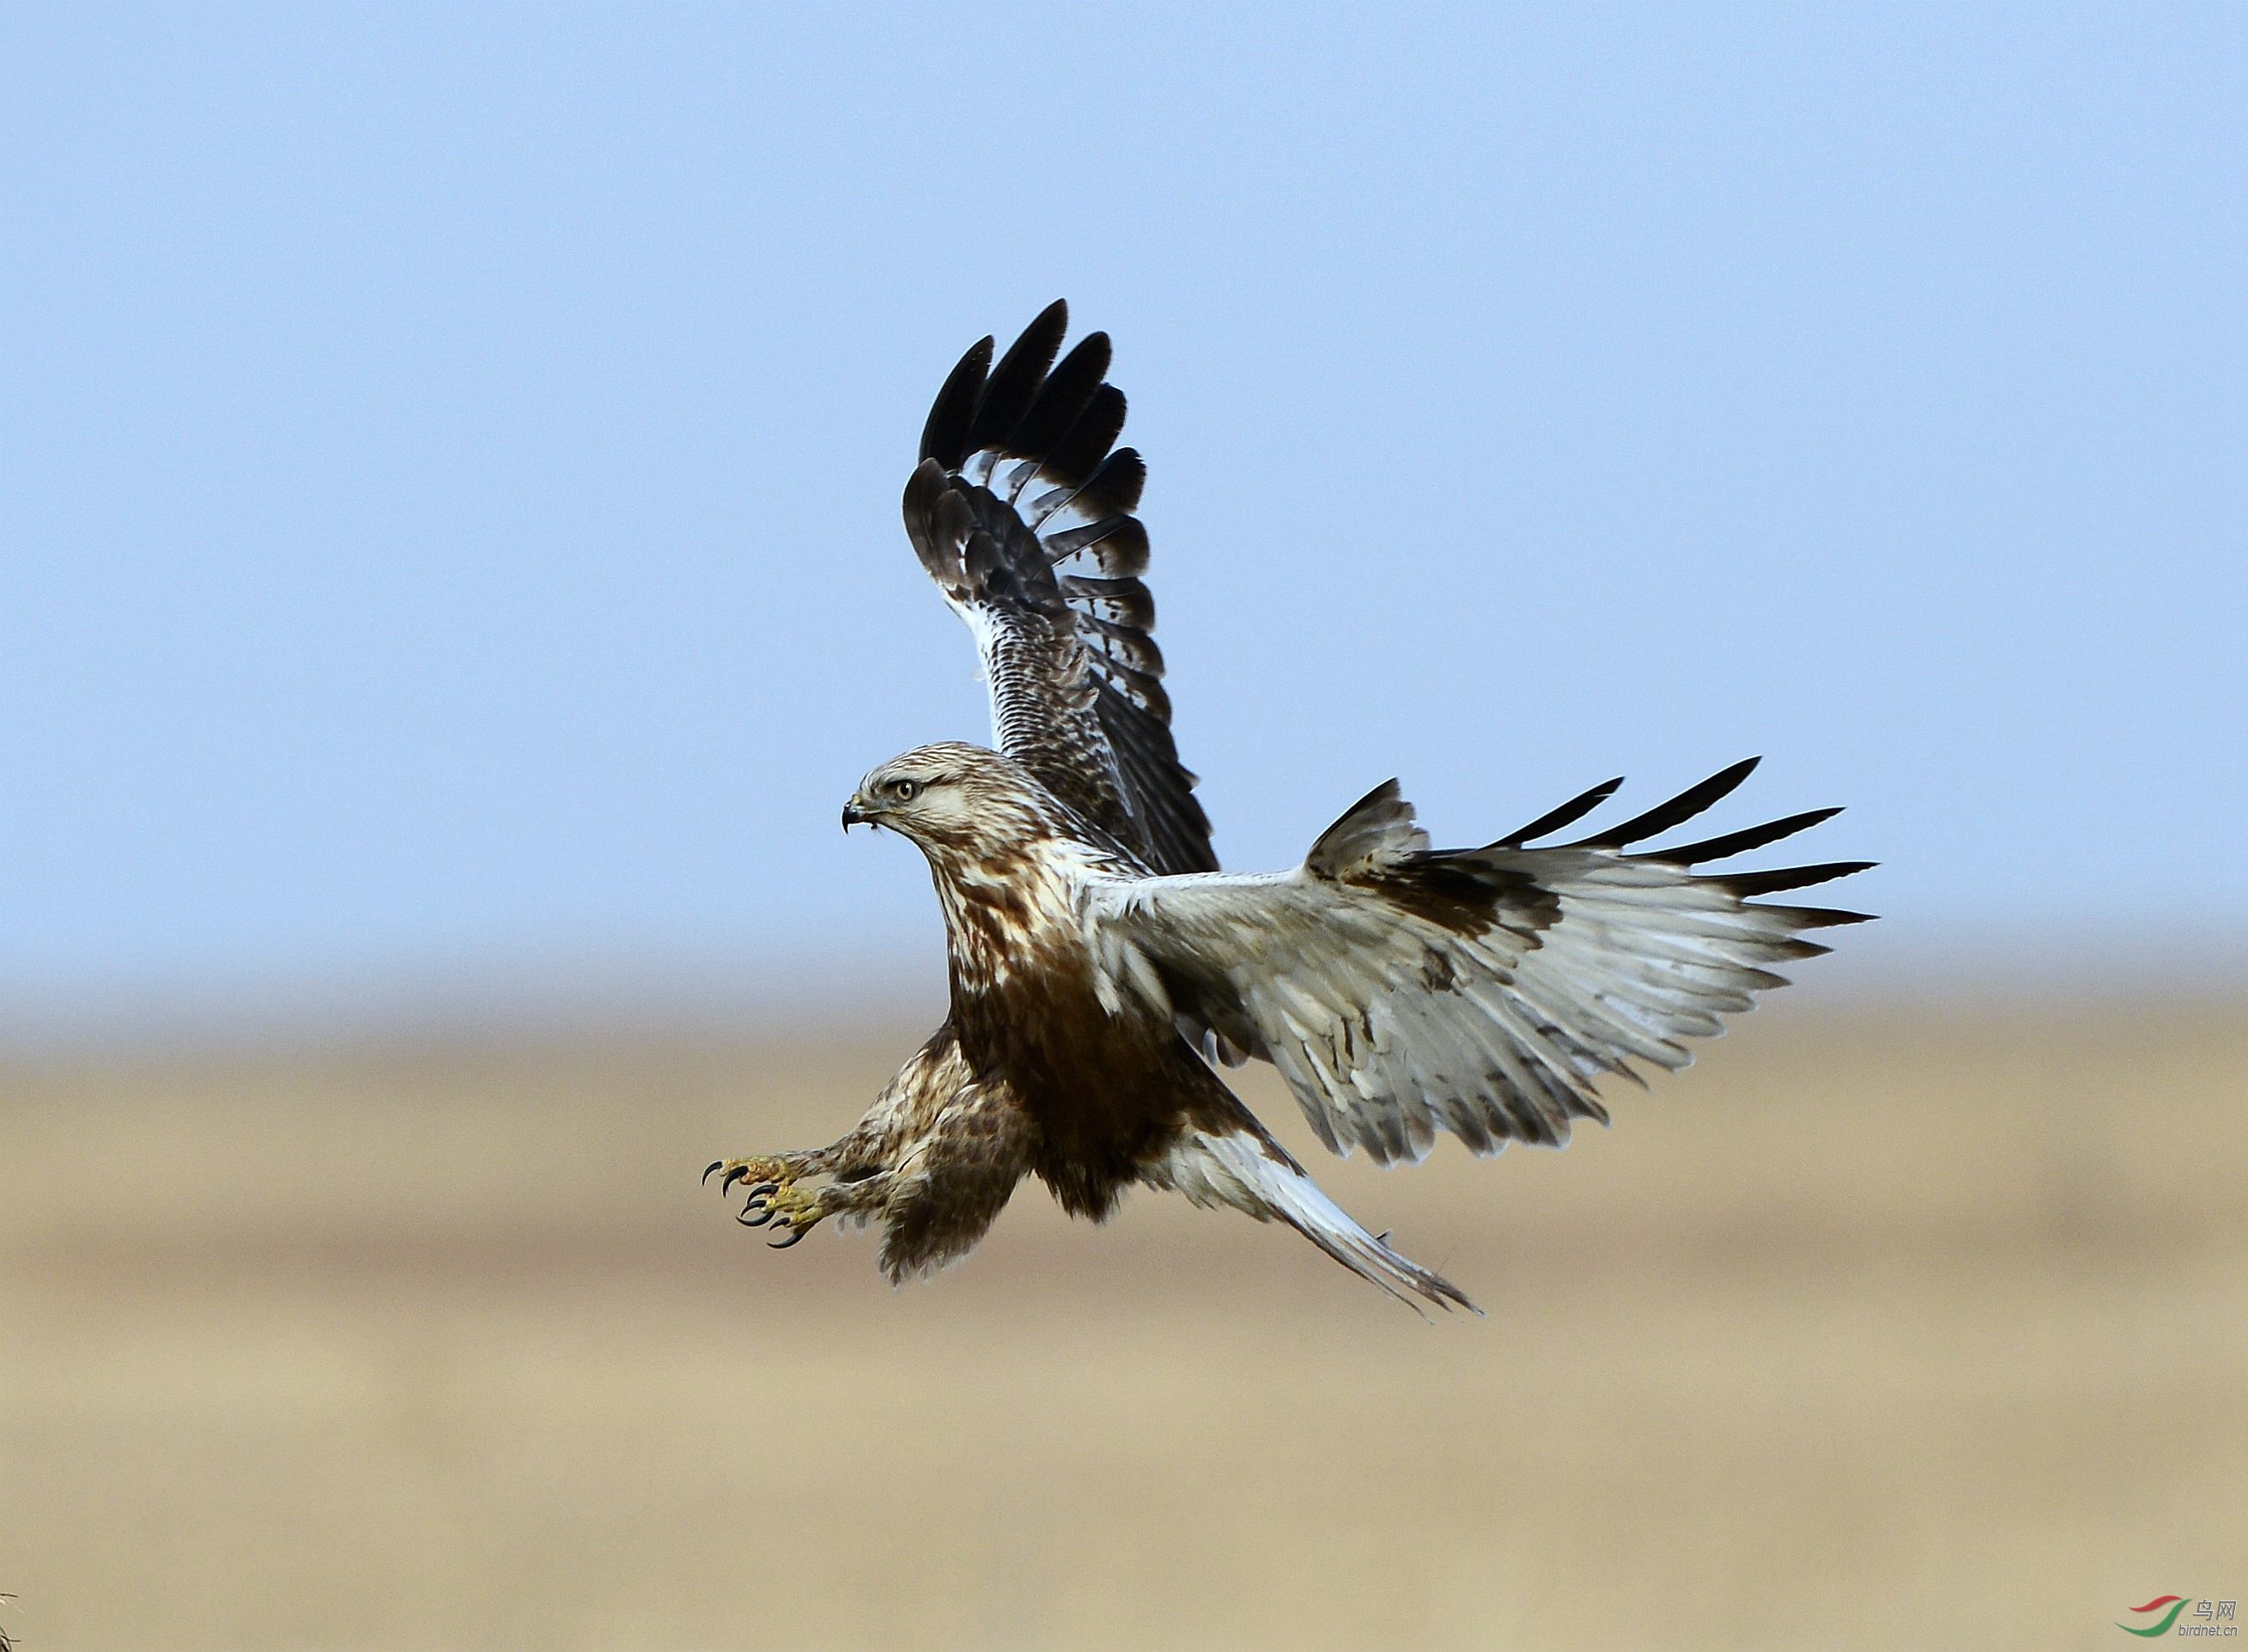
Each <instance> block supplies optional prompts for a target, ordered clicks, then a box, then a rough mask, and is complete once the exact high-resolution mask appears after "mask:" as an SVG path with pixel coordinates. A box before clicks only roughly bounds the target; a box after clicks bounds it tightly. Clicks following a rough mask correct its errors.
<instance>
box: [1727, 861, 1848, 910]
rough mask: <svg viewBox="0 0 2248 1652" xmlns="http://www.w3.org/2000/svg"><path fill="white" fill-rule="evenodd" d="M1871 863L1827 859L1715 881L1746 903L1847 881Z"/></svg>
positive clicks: (1733, 875) (1741, 874) (1734, 875)
mask: <svg viewBox="0 0 2248 1652" xmlns="http://www.w3.org/2000/svg"><path fill="white" fill-rule="evenodd" d="M1873 866H1874V862H1873V861H1871V860H1828V861H1825V862H1822V863H1821V864H1820V865H1818V866H1807V867H1775V868H1774V869H1772V871H1770V872H1737V873H1734V874H1731V875H1730V876H1726V877H1720V878H1716V879H1713V880H1712V881H1713V882H1717V883H1720V884H1723V885H1724V887H1725V888H1727V889H1729V890H1730V891H1731V892H1732V893H1733V894H1735V895H1739V896H1740V897H1741V898H1742V899H1743V900H1744V901H1745V900H1748V899H1750V898H1751V897H1752V896H1755V895H1777V894H1779V892H1780V891H1781V890H1782V889H1807V888H1810V887H1811V886H1812V885H1813V884H1814V883H1832V882H1833V881H1834V880H1835V879H1837V878H1847V877H1850V876H1852V875H1854V874H1856V873H1860V872H1866V871H1869V870H1871V869H1872V867H1873Z"/></svg>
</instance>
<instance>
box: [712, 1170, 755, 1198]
mask: <svg viewBox="0 0 2248 1652" xmlns="http://www.w3.org/2000/svg"><path fill="white" fill-rule="evenodd" d="M748 1175H749V1171H748V1170H747V1169H744V1167H742V1166H741V1165H738V1164H737V1165H736V1166H735V1167H734V1168H733V1169H730V1170H729V1171H727V1172H726V1179H725V1180H724V1181H723V1182H720V1183H719V1184H718V1191H719V1192H721V1193H723V1192H724V1191H725V1190H726V1189H728V1188H730V1187H732V1186H733V1185H734V1183H735V1182H739V1181H741V1180H742V1179H743V1178H744V1176H748Z"/></svg>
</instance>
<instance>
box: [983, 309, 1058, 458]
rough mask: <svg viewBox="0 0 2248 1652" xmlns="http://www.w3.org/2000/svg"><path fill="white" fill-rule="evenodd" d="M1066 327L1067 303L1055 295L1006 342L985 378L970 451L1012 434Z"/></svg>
mask: <svg viewBox="0 0 2248 1652" xmlns="http://www.w3.org/2000/svg"><path fill="white" fill-rule="evenodd" d="M1068 331H1069V305H1066V304H1065V303H1064V302H1063V301H1062V300H1061V299H1059V298H1056V299H1055V300H1054V301H1053V302H1052V304H1050V305H1047V306H1046V307H1045V309H1043V310H1041V311H1039V312H1038V317H1037V319H1035V320H1033V321H1032V322H1031V325H1030V326H1027V327H1025V328H1024V329H1023V334H1022V337H1020V338H1018V339H1016V340H1015V341H1014V343H1012V344H1011V345H1009V346H1007V353H1006V354H1005V355H1004V356H1001V357H1000V358H999V365H998V366H997V367H994V368H992V369H991V376H990V378H989V379H987V380H984V381H983V395H982V397H981V398H980V399H979V400H978V401H977V404H976V418H975V422H973V423H972V424H970V427H969V430H968V451H969V452H970V453H976V452H979V451H981V450H982V449H985V448H996V447H999V446H1001V445H1003V444H1004V442H1006V440H1007V438H1008V437H1009V436H1010V435H1013V434H1014V429H1015V427H1016V426H1017V425H1018V424H1019V423H1021V422H1022V420H1023V415H1025V414H1026V413H1028V412H1029V411H1030V410H1031V401H1033V400H1034V399H1035V398H1036V396H1037V395H1038V387H1039V386H1041V385H1042V384H1044V383H1045V377H1046V369H1047V368H1048V367H1052V366H1053V361H1054V357H1055V356H1057V355H1059V353H1061V341H1062V335H1063V334H1065V333H1066V332H1068Z"/></svg>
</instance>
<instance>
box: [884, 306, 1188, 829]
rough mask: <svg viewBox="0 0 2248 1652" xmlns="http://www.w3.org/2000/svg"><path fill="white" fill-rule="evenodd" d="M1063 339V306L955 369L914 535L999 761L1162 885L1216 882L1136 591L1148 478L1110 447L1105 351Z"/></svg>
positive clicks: (924, 467) (911, 527)
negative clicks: (967, 660) (984, 696)
mask: <svg viewBox="0 0 2248 1652" xmlns="http://www.w3.org/2000/svg"><path fill="white" fill-rule="evenodd" d="M1068 329H1069V310H1068V307H1067V306H1066V305H1063V304H1061V303H1060V302H1059V301H1057V302H1055V303H1054V304H1052V305H1049V306H1047V308H1046V309H1045V312H1043V313H1042V314H1040V315H1039V317H1038V319H1037V320H1035V321H1033V322H1031V325H1030V326H1029V327H1028V328H1026V329H1025V332H1024V333H1023V336H1022V337H1021V338H1019V339H1016V340H1015V342H1014V344H1013V345H1012V346H1011V347H1010V348H1009V349H1008V351H1007V353H1006V354H1005V355H1004V356H1003V357H1001V358H1000V360H999V364H998V366H997V367H992V365H991V340H990V339H983V340H981V341H980V342H979V343H977V345H976V346H975V347H974V348H973V349H971V350H970V351H969V353H967V354H966V355H964V356H963V357H962V358H961V359H960V365H959V366H958V367H955V368H954V369H953V370H952V376H951V377H950V378H949V379H947V380H945V381H944V388H943V389H942V390H941V391H940V392H938V394H937V398H936V406H934V407H933V408H930V409H929V424H928V426H927V428H925V429H924V430H923V431H922V441H921V463H920V465H919V467H918V468H917V469H915V471H914V473H913V476H912V479H911V480H910V481H908V483H906V497H905V517H906V532H907V534H908V536H909V537H910V538H911V539H912V540H913V545H914V550H915V552H917V553H918V554H919V556H920V557H921V560H922V566H923V567H925V568H926V569H928V570H929V577H930V578H931V579H935V580H936V583H937V586H938V588H939V589H940V590H942V592H943V593H944V597H945V600H946V601H948V602H949V603H950V604H951V605H952V607H953V610H954V612H956V613H957V614H959V615H960V616H961V618H962V619H963V620H966V621H967V622H968V628H969V630H970V632H971V633H973V634H974V635H975V637H976V642H977V648H978V650H979V651H980V652H981V654H982V655H983V673H984V676H985V679H986V680H987V681H988V682H989V683H990V689H991V723H992V732H993V739H994V742H995V743H996V744H997V746H998V748H999V749H1000V750H1001V751H1004V752H1005V753H1006V754H1007V755H1008V756H1009V757H1013V758H1015V759H1016V760H1017V761H1018V762H1019V763H1021V764H1023V765H1024V766H1025V768H1027V769H1029V770H1030V771H1031V773H1032V774H1034V775H1035V776H1037V777H1038V781H1039V783H1040V784H1041V785H1044V786H1045V788H1046V789H1047V790H1048V791H1049V792H1052V793H1053V794H1054V796H1056V797H1057V798H1059V799H1061V800H1062V801H1063V802H1064V803H1066V804H1067V805H1070V807H1072V808H1073V809H1074V810H1075V811H1076V812H1078V813H1079V814H1080V815H1082V816H1083V817H1084V818H1085V819H1086V820H1088V821H1090V822H1091V823H1092V824H1093V825H1094V826H1098V827H1100V829H1101V830H1102V831H1104V832H1106V833H1107V834H1108V835H1109V836H1110V837H1112V838H1114V839H1115V840H1117V841H1118V842H1120V843H1121V844H1123V845H1125V846H1127V847H1129V848H1132V849H1134V850H1135V851H1137V852H1138V853H1140V854H1141V856H1142V857H1143V858H1144V859H1145V860H1147V862H1148V865H1149V866H1150V867H1153V868H1154V869H1155V870H1156V871H1158V872H1205V871H1210V870H1214V869H1215V868H1216V867H1217V856H1216V855H1215V854H1214V853H1212V852H1211V849H1210V820H1209V818H1208V817H1207V816H1206V815H1204V814H1203V810H1202V805H1200V804H1199V803H1197V802H1196V801H1195V796H1194V785H1195V777H1194V776H1193V775H1192V774H1190V773H1189V772H1188V771H1186V769H1185V768H1183V767H1182V766H1181V764H1180V763H1179V754H1178V748H1177V746H1176V745H1175V744H1174V742H1173V740H1172V738H1171V703H1170V700H1169V697H1168V696H1166V695H1165V694H1164V693H1163V684H1162V676H1163V656H1162V653H1161V652H1160V651H1159V650H1158V649H1157V648H1156V647H1155V637H1154V635H1153V634H1152V633H1153V632H1154V630H1155V600H1154V599H1153V598H1152V597H1150V596H1149V595H1148V587H1147V586H1145V585H1144V584H1143V583H1141V579H1140V575H1141V573H1143V572H1146V571H1147V566H1148V531H1147V529H1146V528H1144V527H1143V526H1141V523H1140V520H1139V518H1137V517H1135V516H1134V514H1133V511H1134V509H1135V508H1136V507H1137V506H1138V504H1139V503H1140V488H1141V483H1143V482H1145V481H1146V479H1147V474H1148V471H1147V466H1146V465H1144V464H1143V463H1141V459H1140V456H1139V455H1138V454H1137V453H1135V452H1134V451H1133V450H1132V449H1129V448H1114V443H1115V441H1116V437H1117V434H1118V433H1119V432H1120V431H1121V430H1122V428H1124V395H1123V393H1122V392H1121V391H1120V390H1118V389H1117V388H1116V387H1115V386H1114V385H1112V384H1109V383H1107V381H1106V376H1107V372H1108V335H1107V334H1106V333H1102V332H1093V333H1088V334H1086V336H1085V337H1084V338H1083V339H1079V341H1078V344H1077V346H1076V347H1075V348H1074V349H1073V350H1072V351H1071V352H1070V353H1068V354H1067V355H1066V356H1063V357H1061V359H1060V360H1059V361H1056V360H1055V357H1056V356H1057V355H1058V354H1059V352H1060V349H1061V341H1062V336H1063V334H1064V333H1066V332H1067V331H1068ZM1112 448H1114V451H1111V449H1112Z"/></svg>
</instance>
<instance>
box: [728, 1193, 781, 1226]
mask: <svg viewBox="0 0 2248 1652" xmlns="http://www.w3.org/2000/svg"><path fill="white" fill-rule="evenodd" d="M772 1219H773V1213H772V1212H771V1210H767V1209H766V1208H765V1203H764V1200H762V1199H751V1200H750V1202H749V1203H747V1204H745V1205H744V1206H743V1207H742V1213H741V1215H739V1216H737V1217H735V1218H734V1220H735V1221H737V1222H738V1223H740V1224H742V1225H743V1226H744V1227H745V1228H761V1227H763V1226H764V1224H766V1223H768V1222H770V1221H771V1220H772Z"/></svg>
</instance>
